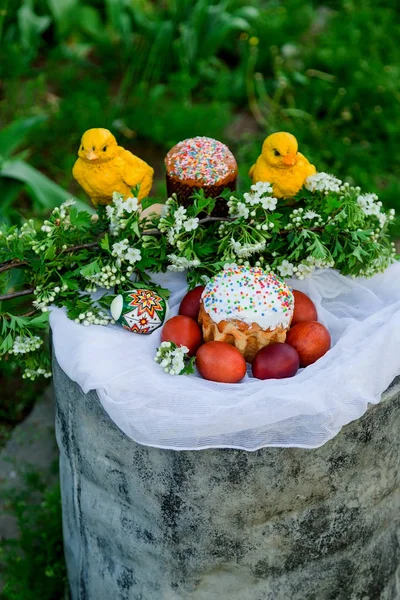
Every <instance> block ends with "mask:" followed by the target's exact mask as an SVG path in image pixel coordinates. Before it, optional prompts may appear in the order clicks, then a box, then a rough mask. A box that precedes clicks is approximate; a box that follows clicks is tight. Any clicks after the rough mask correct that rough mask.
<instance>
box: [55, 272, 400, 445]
mask: <svg viewBox="0 0 400 600" xmlns="http://www.w3.org/2000/svg"><path fill="white" fill-rule="evenodd" d="M153 280H154V281H155V282H157V283H158V284H160V285H162V286H164V287H168V288H169V289H170V290H171V297H170V300H169V305H170V309H171V313H170V316H173V315H175V314H177V312H178V308H179V303H180V301H181V299H182V298H183V296H184V294H185V293H186V278H185V274H183V273H179V274H176V273H166V274H159V275H157V276H156V275H154V276H153ZM289 283H290V285H292V286H293V287H294V288H295V289H299V290H301V291H302V292H304V293H306V294H308V295H309V296H310V298H312V300H313V301H314V303H315V305H316V307H317V310H318V315H319V320H320V321H321V322H322V323H323V324H324V325H326V327H327V328H328V329H329V331H330V333H331V336H332V348H331V350H330V351H329V352H328V353H327V354H326V355H325V356H324V357H323V358H321V359H320V360H318V361H317V362H316V363H315V364H313V365H310V366H309V367H307V368H306V369H302V370H300V371H299V372H298V374H297V375H296V376H295V377H292V378H290V379H283V380H269V381H260V380H258V379H255V378H252V377H251V376H248V375H247V376H246V378H245V379H244V380H243V381H242V382H241V383H239V384H235V385H233V384H223V383H213V382H210V381H206V380H204V379H202V378H201V377H200V376H198V375H190V376H171V375H168V374H166V373H164V371H163V370H162V369H161V367H159V366H158V365H157V364H156V363H155V362H154V355H155V352H156V348H157V347H158V345H159V343H160V334H161V329H158V330H157V331H155V332H154V333H153V334H152V335H137V334H133V333H131V332H128V331H125V330H123V329H122V328H121V327H119V326H117V325H115V326H108V327H102V326H96V325H90V326H88V327H84V326H83V325H79V324H77V323H75V322H73V321H71V320H69V319H68V318H67V316H66V313H65V311H64V310H62V309H57V308H54V309H53V310H52V313H51V316H50V323H51V328H52V332H53V343H54V348H55V353H56V357H57V360H58V362H59V364H60V366H61V367H62V369H63V370H64V371H65V373H66V374H67V375H68V376H69V377H70V378H71V379H72V380H73V381H76V382H77V383H78V384H79V385H80V387H81V388H82V390H83V391H84V392H88V391H89V390H96V391H97V393H98V396H99V398H100V401H101V403H102V405H103V407H104V409H105V410H106V412H107V413H108V414H109V416H110V417H111V419H112V420H113V421H114V422H115V423H116V424H117V425H118V427H120V429H122V431H124V432H125V433H126V435H127V436H128V437H130V438H132V439H133V440H135V441H136V442H139V443H140V444H145V445H149V446H156V447H159V448H168V449H173V450H201V449H204V448H224V447H225V448H238V449H244V450H257V449H259V448H263V447H265V446H282V447H303V448H316V447H318V446H321V445H322V444H324V443H325V442H327V441H328V440H330V439H331V438H333V437H334V436H335V435H336V434H337V433H338V431H339V430H340V429H341V427H343V425H345V424H346V423H349V422H350V421H352V420H354V419H357V418H358V417H360V416H361V415H362V414H363V413H364V412H365V410H366V409H367V406H368V403H372V404H376V403H378V402H379V401H380V398H381V395H382V393H383V392H384V390H385V389H386V388H387V387H388V386H389V384H390V383H391V382H392V380H393V379H394V378H395V377H396V375H398V374H399V373H400V263H396V264H394V265H392V266H391V267H390V268H389V269H387V270H386V271H385V273H383V274H379V275H375V276H374V277H373V278H371V279H351V278H349V277H344V276H342V275H340V274H339V273H338V272H337V271H334V270H323V271H319V272H316V273H315V274H314V275H313V276H312V277H310V278H308V279H305V280H303V281H299V280H289Z"/></svg>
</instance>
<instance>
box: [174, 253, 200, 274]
mask: <svg viewBox="0 0 400 600" xmlns="http://www.w3.org/2000/svg"><path fill="white" fill-rule="evenodd" d="M168 258H169V260H170V262H171V264H170V265H168V267H167V269H168V271H175V272H180V271H184V270H185V269H190V268H191V267H198V266H200V264H201V263H200V261H199V260H198V259H197V258H194V259H193V260H188V259H187V258H185V257H184V256H177V255H176V254H168Z"/></svg>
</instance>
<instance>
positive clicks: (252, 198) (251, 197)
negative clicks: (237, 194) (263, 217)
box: [243, 192, 260, 206]
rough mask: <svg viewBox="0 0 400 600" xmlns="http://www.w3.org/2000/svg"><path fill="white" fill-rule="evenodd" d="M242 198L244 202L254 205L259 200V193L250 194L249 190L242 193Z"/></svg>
mask: <svg viewBox="0 0 400 600" xmlns="http://www.w3.org/2000/svg"><path fill="white" fill-rule="evenodd" d="M243 198H244V199H245V201H246V203H247V204H249V205H250V206H255V205H256V204H259V202H260V195H259V194H251V193H249V192H246V193H245V194H243Z"/></svg>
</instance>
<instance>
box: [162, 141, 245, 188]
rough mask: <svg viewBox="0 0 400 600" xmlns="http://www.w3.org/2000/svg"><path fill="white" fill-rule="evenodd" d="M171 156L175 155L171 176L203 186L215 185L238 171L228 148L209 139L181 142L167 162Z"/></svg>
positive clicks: (172, 151)
mask: <svg viewBox="0 0 400 600" xmlns="http://www.w3.org/2000/svg"><path fill="white" fill-rule="evenodd" d="M170 154H173V162H172V161H171V164H170V169H169V175H173V176H175V177H178V178H179V179H181V180H192V181H197V182H198V183H200V184H202V185H214V184H216V183H218V182H219V181H221V180H223V179H225V178H226V177H227V176H228V174H230V173H235V171H236V169H237V166H236V161H235V157H234V156H233V154H232V152H231V151H230V150H229V148H228V146H225V144H222V143H221V142H218V141H217V140H214V139H213V138H209V137H201V136H198V137H194V138H189V139H187V140H183V141H182V142H179V143H178V144H176V146H174V147H173V148H172V149H171V150H170V151H169V153H168V154H167V158H166V162H167V161H168V155H170ZM233 166H234V168H232V167H233Z"/></svg>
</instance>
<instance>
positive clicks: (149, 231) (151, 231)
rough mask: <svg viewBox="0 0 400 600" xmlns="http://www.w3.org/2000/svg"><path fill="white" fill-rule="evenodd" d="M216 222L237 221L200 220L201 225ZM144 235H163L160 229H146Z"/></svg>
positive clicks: (217, 218)
mask: <svg viewBox="0 0 400 600" xmlns="http://www.w3.org/2000/svg"><path fill="white" fill-rule="evenodd" d="M216 221H235V218H233V217H204V219H200V221H199V225H205V224H206V223H215V222H216ZM143 235H162V232H161V231H160V230H159V229H145V230H144V231H143Z"/></svg>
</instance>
